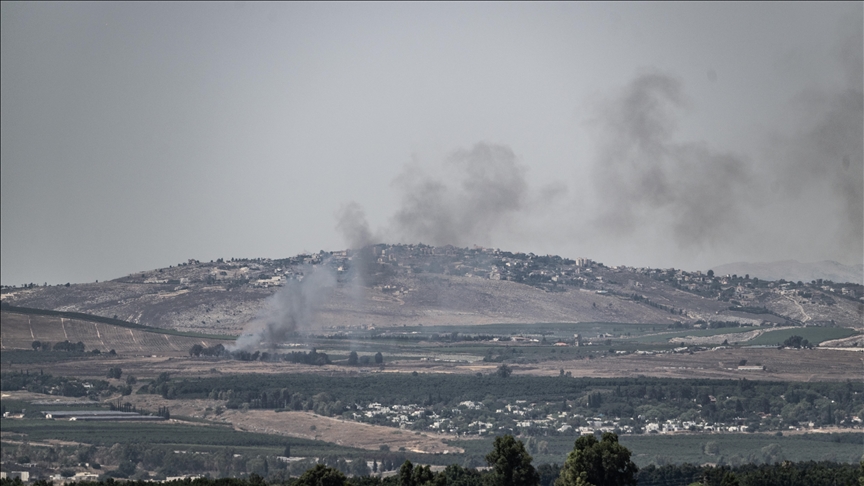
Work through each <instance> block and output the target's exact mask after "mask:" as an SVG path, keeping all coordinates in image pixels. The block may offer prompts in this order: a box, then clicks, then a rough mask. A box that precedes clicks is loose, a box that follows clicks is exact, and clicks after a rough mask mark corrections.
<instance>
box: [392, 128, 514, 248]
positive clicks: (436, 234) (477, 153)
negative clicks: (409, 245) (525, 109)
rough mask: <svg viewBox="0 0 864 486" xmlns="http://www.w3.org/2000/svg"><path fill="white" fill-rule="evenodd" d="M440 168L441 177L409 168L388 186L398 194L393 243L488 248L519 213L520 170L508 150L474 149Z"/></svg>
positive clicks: (480, 146)
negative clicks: (411, 242)
mask: <svg viewBox="0 0 864 486" xmlns="http://www.w3.org/2000/svg"><path fill="white" fill-rule="evenodd" d="M444 166H445V169H447V170H446V177H440V178H439V177H433V176H430V175H429V174H427V173H426V172H425V171H423V170H422V169H421V168H419V167H416V166H414V167H408V168H406V170H405V171H404V172H403V173H402V175H400V176H399V177H398V178H397V179H396V180H395V181H394V182H393V186H394V187H395V188H396V189H397V190H398V191H399V192H400V193H401V194H402V206H401V207H400V209H399V210H398V211H397V212H396V214H395V215H394V216H393V225H394V228H393V230H394V232H395V233H396V235H397V238H398V239H400V240H403V241H423V242H427V243H430V244H432V245H446V244H451V245H457V246H467V245H470V244H474V243H479V244H489V243H490V241H491V237H492V233H493V232H494V231H495V230H497V229H499V228H500V227H501V226H502V225H504V224H505V223H506V221H507V219H508V218H509V217H511V216H512V215H513V214H515V213H517V212H519V211H521V210H522V209H523V208H524V204H525V201H526V195H527V192H528V184H527V183H526V181H525V168H524V167H522V166H521V165H520V164H519V163H518V162H517V160H516V155H515V154H514V153H513V151H512V150H511V149H510V148H509V147H505V146H503V145H494V144H487V143H478V144H476V145H475V146H474V147H473V148H471V149H470V150H459V151H457V152H455V153H454V154H453V155H452V156H451V157H450V158H449V159H448V160H447V161H446V162H445V164H444Z"/></svg>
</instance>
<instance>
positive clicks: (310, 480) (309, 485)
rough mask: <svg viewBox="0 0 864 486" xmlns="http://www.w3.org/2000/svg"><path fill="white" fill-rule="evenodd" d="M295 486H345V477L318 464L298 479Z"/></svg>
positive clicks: (330, 468)
mask: <svg viewBox="0 0 864 486" xmlns="http://www.w3.org/2000/svg"><path fill="white" fill-rule="evenodd" d="M294 486H345V475H344V474H342V473H341V472H339V471H337V470H336V469H333V468H332V467H327V466H325V465H324V464H318V465H316V466H315V467H313V468H312V469H309V470H307V471H306V472H304V473H303V475H301V476H300V477H299V478H297V481H296V482H295V483H294Z"/></svg>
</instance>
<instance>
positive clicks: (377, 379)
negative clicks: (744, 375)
mask: <svg viewBox="0 0 864 486" xmlns="http://www.w3.org/2000/svg"><path fill="white" fill-rule="evenodd" d="M505 380H506V381H505ZM145 388H146V389H145V390H143V391H149V392H150V393H160V394H162V395H163V396H165V397H167V398H175V397H176V398H211V399H221V400H229V401H231V402H230V403H231V405H230V406H232V407H238V408H239V407H241V406H243V404H247V405H246V406H248V407H249V408H269V409H291V410H301V409H302V410H316V411H318V409H319V408H323V406H322V405H320V403H319V402H324V401H328V402H329V403H331V404H332V406H331V407H330V412H331V413H327V415H333V414H339V413H342V411H344V410H345V409H346V408H347V409H351V408H352V407H362V406H365V405H368V404H369V403H373V402H377V403H381V404H382V405H385V406H389V405H409V404H417V405H422V406H426V407H429V408H430V409H437V408H441V407H453V406H456V405H457V404H459V403H460V402H463V401H467V400H470V401H475V402H484V401H488V400H490V399H491V400H497V401H502V402H510V401H513V400H528V401H530V402H535V403H543V402H546V403H559V404H561V403H565V404H569V406H570V407H572V408H584V409H585V410H586V412H589V413H592V414H603V415H605V416H610V417H621V418H630V419H634V420H636V419H639V420H642V421H648V420H650V421H664V420H671V419H676V418H678V417H679V416H680V415H681V414H682V413H684V412H691V413H692V414H694V416H693V419H695V418H701V419H702V420H705V421H706V422H717V423H725V422H736V421H737V422H742V419H743V421H744V422H746V425H747V426H748V427H750V428H751V429H752V430H757V429H759V428H760V427H761V428H763V429H764V428H766V427H768V428H775V426H779V423H778V424H773V423H772V422H770V420H769V418H768V417H769V416H770V417H773V418H774V419H775V420H779V419H780V418H781V417H782V422H783V425H784V426H789V425H796V424H798V423H806V422H814V424H817V425H842V424H844V423H847V424H851V419H852V417H853V416H857V415H859V414H861V413H862V411H864V383H861V382H851V381H850V382H839V383H835V382H815V383H791V382H790V383H782V382H763V381H750V380H708V379H692V380H681V379H675V380H670V379H663V378H572V377H567V376H560V377H533V376H532V377H529V376H518V375H512V376H508V377H504V376H503V375H500V374H489V375H480V376H478V375H439V374H417V375H409V374H396V373H393V374H389V373H388V374H383V373H382V374H373V375H366V376H321V375H312V374H292V375H267V376H261V375H233V376H225V377H213V378H202V379H195V380H188V379H184V380H169V379H168V378H167V377H160V379H159V380H157V382H154V384H151V385H149V386H145ZM336 402H338V406H337V405H336ZM646 406H649V407H647V408H646ZM640 415H641V416H642V417H641V419H640V417H639V416H640Z"/></svg>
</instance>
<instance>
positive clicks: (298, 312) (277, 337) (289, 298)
mask: <svg viewBox="0 0 864 486" xmlns="http://www.w3.org/2000/svg"><path fill="white" fill-rule="evenodd" d="M303 273H304V277H303V279H302V280H289V281H288V282H287V283H286V284H285V285H284V286H283V287H282V288H281V289H279V291H277V292H276V293H275V294H274V295H273V296H272V297H270V299H268V301H267V304H266V305H265V307H264V309H263V310H262V311H261V313H260V314H259V315H258V316H257V317H256V318H255V319H254V320H252V321H251V322H250V323H249V324H248V325H247V327H246V329H244V331H243V334H242V335H241V336H240V337H239V338H237V341H236V343H235V345H234V347H233V349H237V350H248V349H255V348H259V347H264V348H270V349H273V348H275V347H276V346H278V345H279V344H282V343H284V342H285V341H286V340H287V338H288V336H290V335H291V334H292V333H293V332H295V331H304V330H309V329H311V328H312V327H313V326H314V325H315V324H316V321H315V317H316V313H317V311H318V309H319V308H320V306H321V304H322V303H323V302H324V299H326V298H327V296H328V295H329V294H330V291H332V290H333V289H334V288H335V287H336V277H335V276H334V275H333V273H332V272H331V271H330V270H329V269H326V268H311V267H307V268H305V269H304V272H303Z"/></svg>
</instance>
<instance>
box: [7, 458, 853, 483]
mask: <svg viewBox="0 0 864 486" xmlns="http://www.w3.org/2000/svg"><path fill="white" fill-rule="evenodd" d="M403 466H404V464H403ZM402 469H408V470H409V471H410V473H411V474H410V475H407V476H406V475H405V474H395V475H391V476H388V477H385V478H381V477H378V476H377V475H374V474H369V473H367V474H365V475H354V476H352V477H346V476H345V475H344V474H343V473H342V472H341V471H339V470H338V469H336V468H332V467H329V466H325V465H323V464H322V465H321V466H316V467H314V468H312V469H310V470H308V471H307V473H312V472H314V473H317V474H303V475H300V476H299V477H291V476H289V477H285V475H284V474H281V472H280V471H274V472H273V473H268V474H266V475H265V476H261V475H259V474H257V473H252V474H249V475H248V476H246V477H243V478H232V477H223V478H208V477H203V478H197V479H182V480H174V481H167V482H164V483H163V484H165V485H166V486H267V485H284V486H313V485H316V484H326V485H327V486H343V485H344V486H450V485H455V486H496V484H495V481H494V480H493V478H492V477H490V476H491V474H490V473H489V472H487V471H482V472H481V471H477V470H476V469H473V468H465V467H462V466H459V465H455V464H454V465H451V466H448V467H447V468H446V469H444V470H443V471H441V472H437V473H436V472H431V471H430V470H429V469H428V467H422V466H413V467H411V468H404V467H403V468H401V469H400V472H402ZM560 470H561V468H560V467H559V466H558V465H554V464H543V465H541V466H539V467H538V468H537V472H538V476H539V481H538V483H537V484H538V485H539V486H553V485H554V483H555V480H556V479H558V476H559V473H560ZM322 476H323V477H322ZM310 477H313V478H315V479H318V481H315V482H310V481H309V479H310ZM860 477H864V465H854V464H838V463H834V462H814V461H808V462H797V463H791V462H784V463H778V464H771V465H767V464H763V465H758V466H756V465H743V466H738V467H732V468H730V467H713V466H696V465H692V464H681V465H667V466H662V467H655V466H648V467H646V468H643V469H641V470H639V471H638V473H637V475H636V478H635V479H636V480H637V484H638V485H639V486H669V485H674V484H681V485H686V484H693V483H697V484H700V485H704V486H725V485H727V484H738V485H740V486H813V485H849V486H855V485H857V484H859V478H860ZM321 479H324V481H321ZM23 484H24V483H22V482H21V480H20V479H3V480H0V486H22V485H23ZM33 484H34V486H52V485H53V483H52V482H50V481H44V480H40V481H36V482H35V483H33ZM67 484H69V485H70V486H115V485H119V484H121V483H119V482H116V481H115V480H114V479H113V478H110V477H106V478H105V479H102V480H100V481H81V482H72V483H67ZM122 484H125V485H126V486H150V485H152V484H153V483H152V482H149V481H144V480H137V481H136V480H130V481H125V482H123V483H122Z"/></svg>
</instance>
